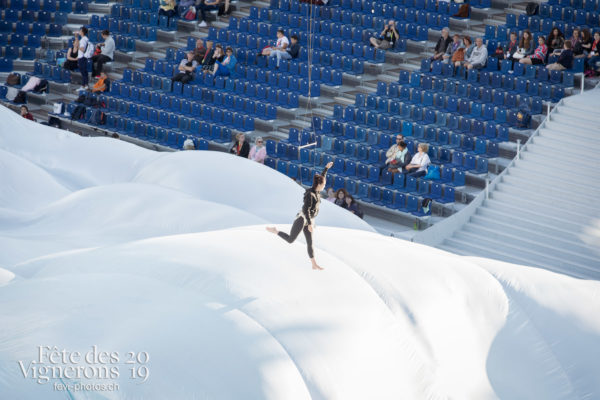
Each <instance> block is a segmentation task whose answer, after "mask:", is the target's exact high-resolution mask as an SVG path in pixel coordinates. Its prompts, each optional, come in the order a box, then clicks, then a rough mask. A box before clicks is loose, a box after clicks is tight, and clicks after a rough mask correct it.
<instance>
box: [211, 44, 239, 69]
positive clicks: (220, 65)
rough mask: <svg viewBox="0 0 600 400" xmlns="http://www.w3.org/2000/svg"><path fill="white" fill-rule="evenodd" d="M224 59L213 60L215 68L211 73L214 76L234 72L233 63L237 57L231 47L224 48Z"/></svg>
mask: <svg viewBox="0 0 600 400" xmlns="http://www.w3.org/2000/svg"><path fill="white" fill-rule="evenodd" d="M225 54H226V55H225V59H224V60H223V61H217V62H215V68H214V69H213V75H215V76H231V75H233V73H234V72H235V69H234V68H235V64H236V63H237V59H236V58H235V56H234V55H233V49H232V48H231V47H227V50H225Z"/></svg>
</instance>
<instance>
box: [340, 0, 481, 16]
mask: <svg viewBox="0 0 600 400" xmlns="http://www.w3.org/2000/svg"><path fill="white" fill-rule="evenodd" d="M333 4H335V3H333ZM333 4H332V5H333ZM469 4H470V5H471V7H477V8H488V7H490V1H489V0H473V1H469ZM340 6H341V7H342V8H343V9H346V10H353V11H360V12H363V13H373V14H376V15H383V16H386V17H389V18H392V17H393V15H394V14H393V9H394V8H395V7H409V8H416V9H417V10H426V11H429V12H438V13H441V14H445V15H454V14H456V12H457V11H458V8H459V7H460V4H458V3H453V2H450V1H448V2H440V1H436V0H403V1H393V2H382V1H373V0H342V1H341V2H340Z"/></svg>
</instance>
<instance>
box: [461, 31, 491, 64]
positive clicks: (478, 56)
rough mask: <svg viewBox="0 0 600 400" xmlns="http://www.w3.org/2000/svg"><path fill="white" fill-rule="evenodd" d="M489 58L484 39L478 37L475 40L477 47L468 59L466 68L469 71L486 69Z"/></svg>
mask: <svg viewBox="0 0 600 400" xmlns="http://www.w3.org/2000/svg"><path fill="white" fill-rule="evenodd" d="M487 58H488V51H487V48H486V47H485V46H484V45H483V39H482V38H480V37H478V38H477V39H475V47H474V48H473V51H472V52H471V55H470V56H469V57H468V58H467V59H466V62H465V67H467V69H481V68H483V67H485V64H486V63H487Z"/></svg>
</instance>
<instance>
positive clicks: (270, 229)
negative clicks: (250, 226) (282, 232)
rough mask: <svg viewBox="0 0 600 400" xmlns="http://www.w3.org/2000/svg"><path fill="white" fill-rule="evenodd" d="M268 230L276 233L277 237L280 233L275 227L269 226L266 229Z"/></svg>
mask: <svg viewBox="0 0 600 400" xmlns="http://www.w3.org/2000/svg"><path fill="white" fill-rule="evenodd" d="M266 229H267V230H268V231H269V232H271V233H274V234H276V235H277V233H279V232H278V231H277V228H275V227H274V226H267V228H266Z"/></svg>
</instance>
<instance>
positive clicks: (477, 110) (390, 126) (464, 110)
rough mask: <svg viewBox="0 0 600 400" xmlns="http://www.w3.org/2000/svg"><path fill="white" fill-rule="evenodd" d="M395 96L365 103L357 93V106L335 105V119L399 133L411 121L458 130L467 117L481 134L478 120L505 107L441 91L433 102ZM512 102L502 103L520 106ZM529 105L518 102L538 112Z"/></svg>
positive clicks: (484, 120)
mask: <svg viewBox="0 0 600 400" xmlns="http://www.w3.org/2000/svg"><path fill="white" fill-rule="evenodd" d="M396 99H398V98H391V99H390V98H389V97H387V96H378V95H373V94H370V95H368V96H367V98H366V104H365V96H364V95H363V94H357V95H356V101H355V105H354V106H346V107H345V108H343V107H342V106H340V105H335V106H334V109H333V117H334V119H335V120H338V121H345V122H353V123H356V124H357V125H359V126H367V127H375V126H381V128H380V129H383V130H386V131H391V132H399V131H400V130H406V128H403V127H402V125H403V124H406V123H410V122H411V121H414V122H416V123H419V124H420V125H437V126H448V127H450V128H452V129H458V127H459V126H460V125H461V123H460V119H459V118H458V117H461V116H462V117H463V118H465V119H471V120H475V121H473V122H472V124H474V125H473V128H472V129H471V131H469V132H472V133H473V134H474V135H480V134H483V133H484V129H483V127H480V126H478V125H477V124H478V123H479V122H478V121H481V123H482V124H483V123H490V121H492V120H494V118H493V116H494V111H496V112H498V113H500V112H501V111H500V110H502V109H501V108H498V110H495V108H496V107H500V106H502V105H500V104H497V105H496V104H482V103H481V102H478V101H477V100H474V101H471V99H459V98H457V97H455V96H453V95H443V94H440V93H435V96H434V101H433V103H429V102H422V103H419V102H411V101H410V100H408V101H406V102H404V103H402V102H400V101H397V100H396ZM512 101H513V102H514V103H513V104H512V105H510V104H508V102H505V103H504V104H503V105H504V106H505V108H506V109H511V108H516V107H517V102H516V99H514V96H513V100H512ZM411 103H412V104H411ZM530 104H531V100H530V99H523V100H522V101H521V102H520V103H519V105H520V106H524V107H527V108H530V109H532V111H537V110H536V109H535V108H536V107H537V106H533V107H531V106H530ZM423 106H425V107H423ZM380 119H381V121H380ZM403 120H404V121H403ZM500 123H503V122H500ZM465 126H466V125H465ZM409 130H410V131H412V128H410V127H409ZM490 134H491V137H492V138H495V137H496V133H495V130H492V131H491V132H490ZM486 136H487V134H486ZM498 138H499V140H500V141H504V140H508V129H507V128H506V134H504V132H498Z"/></svg>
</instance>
